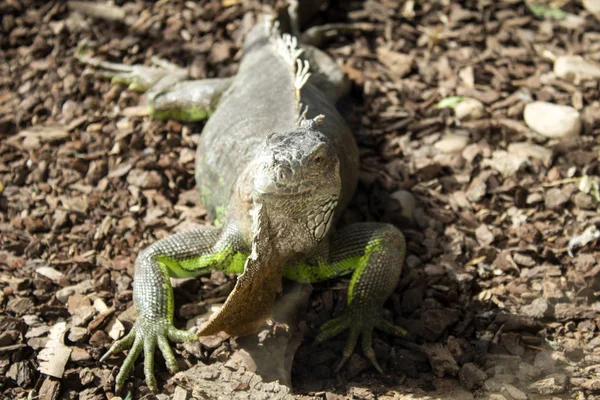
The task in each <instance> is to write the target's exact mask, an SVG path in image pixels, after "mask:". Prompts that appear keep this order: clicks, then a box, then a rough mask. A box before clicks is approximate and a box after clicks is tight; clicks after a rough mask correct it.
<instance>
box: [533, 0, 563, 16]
mask: <svg viewBox="0 0 600 400" xmlns="http://www.w3.org/2000/svg"><path fill="white" fill-rule="evenodd" d="M527 7H528V8H529V11H531V13H532V14H533V15H535V17H536V18H546V17H548V18H552V19H565V18H567V17H568V16H569V14H567V13H566V12H564V11H563V10H561V9H560V8H558V7H550V6H549V5H547V4H542V3H527Z"/></svg>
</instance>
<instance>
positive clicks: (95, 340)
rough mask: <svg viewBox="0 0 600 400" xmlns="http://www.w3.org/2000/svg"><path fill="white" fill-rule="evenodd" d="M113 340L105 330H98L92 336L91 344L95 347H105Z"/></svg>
mask: <svg viewBox="0 0 600 400" xmlns="http://www.w3.org/2000/svg"><path fill="white" fill-rule="evenodd" d="M111 341H112V340H111V338H110V337H109V336H108V335H107V334H106V333H105V332H104V331H96V332H95V333H94V334H93V335H92V337H91V338H90V345H92V346H94V347H103V346H104V345H106V344H109V343H110V342H111Z"/></svg>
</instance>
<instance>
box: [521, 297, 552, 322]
mask: <svg viewBox="0 0 600 400" xmlns="http://www.w3.org/2000/svg"><path fill="white" fill-rule="evenodd" d="M547 311H548V302H547V301H546V300H545V299H544V298H542V297H539V298H537V299H535V300H533V301H532V302H531V304H529V305H526V306H523V307H521V312H522V313H523V314H524V315H526V316H528V317H532V318H543V317H544V315H545V314H546V312H547Z"/></svg>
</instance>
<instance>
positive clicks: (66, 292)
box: [56, 279, 94, 304]
mask: <svg viewBox="0 0 600 400" xmlns="http://www.w3.org/2000/svg"><path fill="white" fill-rule="evenodd" d="M93 288H94V282H93V281H92V280H91V279H88V280H85V281H83V282H80V283H78V284H77V285H73V286H67V287H65V288H62V289H60V290H59V291H58V292H56V299H57V300H58V301H60V302H61V303H63V304H66V303H67V301H68V300H69V296H71V295H73V294H75V293H79V294H83V293H87V292H88V291H90V290H92V289H93Z"/></svg>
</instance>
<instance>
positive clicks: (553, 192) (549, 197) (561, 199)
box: [544, 188, 569, 210]
mask: <svg viewBox="0 0 600 400" xmlns="http://www.w3.org/2000/svg"><path fill="white" fill-rule="evenodd" d="M567 201H569V196H567V194H566V193H564V192H563V191H562V190H560V189H559V188H552V189H550V190H548V191H547V192H546V198H545V199H544V204H545V206H546V208H547V209H549V210H558V209H560V208H562V206H563V205H564V204H565V203H566V202H567Z"/></svg>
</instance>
